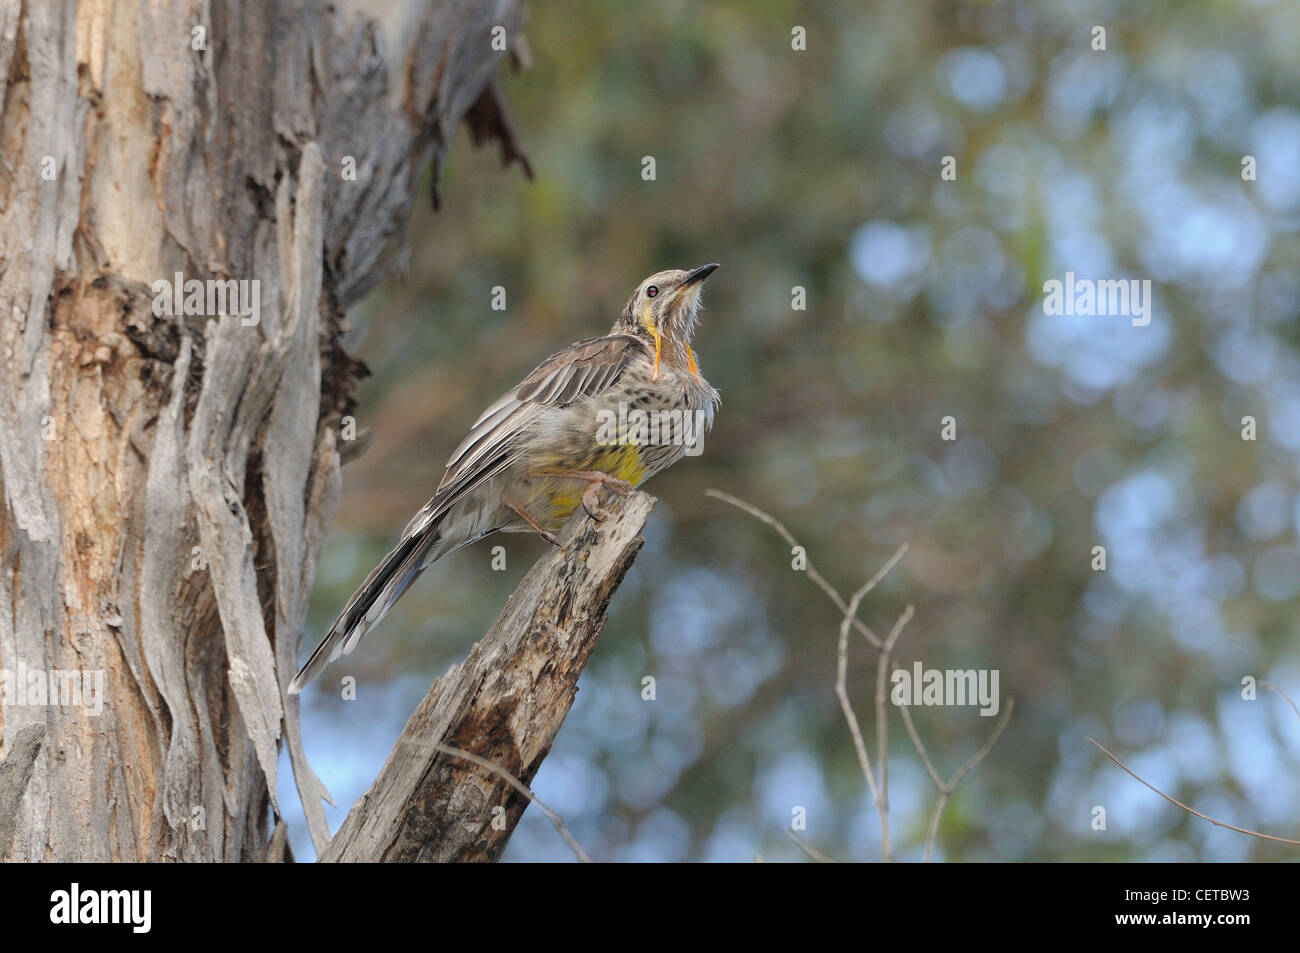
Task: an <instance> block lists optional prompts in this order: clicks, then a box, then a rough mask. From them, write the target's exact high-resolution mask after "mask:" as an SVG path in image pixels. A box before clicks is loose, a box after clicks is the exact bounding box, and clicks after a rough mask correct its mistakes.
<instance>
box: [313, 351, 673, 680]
mask: <svg viewBox="0 0 1300 953" xmlns="http://www.w3.org/2000/svg"><path fill="white" fill-rule="evenodd" d="M648 353H649V352H648V350H647V349H646V347H645V345H644V344H642V343H641V341H640V340H638V339H637V338H636V337H634V336H633V335H630V334H611V335H608V336H606V337H602V338H592V339H590V340H587V341H579V342H578V343H577V344H571V345H569V346H568V347H566V348H565V349H564V350H562V351H558V352H556V353H555V354H552V355H551V356H550V357H548V358H547V359H546V360H544V361H543V362H542V363H541V364H539V365H538V366H537V368H536V369H535V370H534V371H533V372H532V373H531V374H529V375H528V376H527V377H525V378H524V380H523V382H522V383H521V384H520V385H519V386H518V387H516V388H515V389H514V390H512V391H510V392H509V393H508V394H505V395H503V396H502V397H501V398H500V399H499V400H497V401H496V402H494V403H493V404H492V406H491V407H489V408H488V409H487V410H485V411H484V412H483V415H482V416H481V417H479V419H478V420H477V421H475V423H474V426H473V427H471V428H470V431H469V435H468V436H467V437H466V438H465V439H464V441H462V443H461V445H460V446H459V447H457V448H456V452H455V453H453V454H452V455H451V460H450V461H449V462H448V464H447V472H446V474H444V475H443V478H442V482H441V483H440V484H438V491H437V492H436V493H435V494H434V495H433V499H431V500H430V501H429V502H428V503H426V504H424V506H423V507H421V509H420V512H418V513H416V514H415V517H414V518H413V519H412V520H411V522H409V523H407V524H406V529H405V530H403V531H402V538H401V540H400V541H399V542H398V544H397V546H396V547H395V548H394V549H393V551H392V552H390V553H389V554H388V555H387V556H385V557H384V558H383V560H382V561H381V562H380V563H379V565H378V566H376V567H375V568H374V569H373V570H372V571H371V573H370V575H369V576H367V577H366V580H365V582H363V583H362V584H361V586H360V588H358V589H357V591H356V592H354V593H353V594H352V598H351V599H349V600H348V604H347V605H346V606H344V607H343V611H342V612H340V613H339V617H338V618H337V619H335V620H334V624H333V625H332V626H330V630H329V632H327V633H326V635H325V638H324V639H323V640H322V641H321V643H320V645H318V646H316V649H315V651H314V652H312V654H311V657H310V658H308V659H307V662H306V663H305V664H304V665H303V667H302V670H301V671H299V672H298V674H297V675H295V676H294V678H293V680H292V681H290V683H289V691H290V692H299V691H301V690H302V688H303V686H304V685H306V684H307V683H308V682H310V681H311V680H312V679H314V678H315V677H316V676H317V675H319V674H320V672H321V670H322V669H324V667H325V666H326V665H327V664H329V663H330V662H332V661H334V659H336V658H338V657H339V656H340V655H346V654H347V653H349V652H351V651H352V650H353V649H354V648H356V645H357V643H358V642H360V641H361V639H362V637H364V636H365V634H366V632H368V631H369V630H370V629H371V628H372V627H374V626H375V625H377V624H378V623H379V621H380V620H381V619H383V617H384V615H385V614H386V613H387V612H388V610H389V609H390V608H392V606H393V603H395V602H396V601H397V600H398V599H400V598H401V597H402V593H404V592H405V591H406V589H407V587H408V586H410V584H411V583H412V582H414V581H415V579H416V577H417V576H419V575H420V573H421V572H423V571H424V567H425V566H427V565H428V564H429V563H430V562H431V561H433V560H434V559H436V558H438V556H440V555H442V554H445V553H448V552H452V551H454V550H456V549H457V548H459V547H460V546H462V545H464V544H465V543H469V542H473V539H474V538H477V537H472V538H469V537H466V536H464V534H463V533H461V534H458V533H457V532H456V531H455V528H453V527H447V526H443V525H441V523H442V518H443V516H444V515H445V514H446V512H447V511H448V510H449V509H451V507H452V506H454V505H455V504H456V503H457V502H458V501H460V500H462V499H464V498H465V495H466V494H468V493H470V492H471V491H473V490H474V489H475V488H476V487H478V486H481V485H482V484H483V482H484V481H485V480H489V479H491V478H492V477H493V476H495V475H496V474H498V473H500V472H501V471H502V470H504V469H505V468H506V467H508V466H510V464H511V463H513V462H514V461H515V460H516V459H517V458H518V454H519V447H518V445H517V444H518V440H517V438H518V436H519V435H520V434H521V433H523V431H524V427H525V426H526V425H527V423H528V421H529V420H531V419H532V418H533V416H534V415H535V414H537V413H538V412H540V411H541V410H542V408H544V407H548V406H550V407H563V406H565V405H566V404H570V403H572V402H573V401H575V400H579V399H581V398H583V397H586V396H590V395H594V394H599V393H600V392H601V391H603V390H604V389H605V388H606V387H609V386H610V385H611V384H613V383H614V382H615V381H617V380H618V378H619V375H620V374H622V373H623V370H624V368H626V367H627V365H628V362H629V361H631V360H632V359H633V358H635V357H636V356H637V355H638V354H640V355H647V356H648Z"/></svg>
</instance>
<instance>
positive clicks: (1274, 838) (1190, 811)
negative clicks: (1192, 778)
mask: <svg viewBox="0 0 1300 953" xmlns="http://www.w3.org/2000/svg"><path fill="white" fill-rule="evenodd" d="M1083 740H1084V741H1088V742H1091V743H1092V744H1094V745H1096V746H1097V748H1098V749H1099V750H1100V751H1101V753H1102V754H1104V755H1105V756H1106V757H1108V758H1110V760H1112V761H1114V762H1115V763H1116V764H1117V765H1119V766H1120V767H1121V768H1123V769H1124V771H1125V772H1126V773H1127V774H1128V775H1129V776H1130V777H1132V778H1135V779H1137V780H1138V781H1141V782H1142V783H1143V784H1145V785H1146V786H1147V787H1149V788H1150V789H1151V790H1152V791H1155V792H1156V793H1157V794H1159V795H1160V796H1161V797H1162V798H1164V799H1165V800H1166V801H1168V802H1169V803H1170V804H1173V805H1176V806H1178V807H1181V808H1182V809H1183V810H1184V811H1186V812H1187V813H1188V814H1195V815H1196V816H1197V817H1199V818H1200V819H1201V820H1203V821H1209V822H1210V823H1211V824H1213V825H1214V826H1215V827H1226V828H1227V829H1228V830H1230V831H1236V832H1237V833H1238V834H1249V835H1250V836H1251V837H1259V838H1262V839H1263V840H1271V841H1276V842H1278V843H1279V844H1294V845H1295V846H1297V847H1300V840H1291V839H1290V838H1288V837H1277V836H1276V835H1274V834H1261V833H1260V832H1259V831H1252V830H1247V829H1246V828H1244V827H1236V826H1235V825H1232V824H1225V823H1224V822H1223V821H1216V820H1215V819H1214V818H1212V817H1210V815H1208V814H1202V813H1201V812H1200V811H1198V810H1196V809H1195V808H1192V807H1188V806H1187V805H1186V804H1184V803H1183V802H1182V801H1180V800H1178V799H1177V798H1173V797H1170V796H1169V795H1168V794H1166V793H1165V792H1164V791H1162V790H1160V789H1159V788H1158V787H1156V786H1155V785H1154V784H1152V783H1151V782H1150V781H1147V780H1146V779H1145V778H1143V777H1141V776H1140V775H1138V774H1135V773H1134V772H1133V770H1132V769H1131V768H1129V766H1128V765H1126V764H1125V763H1124V762H1123V761H1121V760H1119V758H1117V757H1115V756H1114V755H1113V754H1111V753H1110V752H1109V751H1107V750H1106V748H1105V747H1104V746H1102V745H1101V743H1100V742H1097V741H1093V739H1091V738H1089V737H1088V736H1087V735H1084V736H1083Z"/></svg>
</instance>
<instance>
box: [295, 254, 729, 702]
mask: <svg viewBox="0 0 1300 953" xmlns="http://www.w3.org/2000/svg"><path fill="white" fill-rule="evenodd" d="M718 267H719V266H718V264H717V263H716V262H713V263H710V264H707V265H701V266H700V267H698V268H694V269H690V270H683V269H670V270H668V271H660V272H657V273H656V274H653V275H651V276H650V277H648V278H646V279H645V280H644V281H642V282H641V283H640V284H639V285H638V286H637V288H636V290H635V291H634V292H633V293H632V296H631V297H630V298H629V299H628V302H627V306H626V307H625V308H624V309H623V311H622V313H621V314H620V315H619V317H618V319H617V320H616V321H615V322H614V324H613V326H612V327H611V328H610V330H609V333H608V334H605V335H603V336H601V337H594V338H588V339H586V340H582V341H578V342H576V343H574V344H570V345H569V346H568V347H566V348H563V349H561V350H559V351H556V352H555V353H554V354H552V355H551V356H550V357H548V358H546V360H544V361H542V362H541V363H540V364H538V365H537V367H536V368H534V369H533V371H532V372H531V373H529V374H528V375H527V376H526V377H525V378H524V379H523V380H522V381H521V382H520V383H519V384H518V385H517V386H516V387H514V388H512V389H510V390H509V391H507V392H506V393H505V394H503V395H501V397H500V398H498V399H497V400H496V401H494V402H493V403H492V404H491V405H490V406H489V407H488V408H487V410H485V411H483V413H482V414H481V415H480V416H479V418H478V419H477V420H476V421H475V422H474V424H473V425H472V426H471V427H470V430H469V433H468V434H467V435H466V437H465V439H464V440H462V441H461V443H460V445H459V446H458V447H457V448H456V449H455V450H454V451H453V452H452V455H451V458H450V459H449V460H448V461H447V466H446V470H445V472H444V473H443V476H442V480H441V481H440V482H439V484H438V487H437V490H435V492H434V494H433V497H432V498H431V499H430V500H429V502H427V503H426V504H424V506H423V507H421V508H420V510H419V512H417V513H416V514H415V516H414V517H412V518H411V520H410V522H409V523H407V524H406V528H405V529H404V530H403V531H402V535H401V538H400V539H399V540H398V542H397V545H396V546H394V547H393V549H392V550H391V551H390V552H389V553H388V555H386V556H385V557H384V558H383V559H382V560H381V561H380V562H379V565H377V566H376V567H375V568H374V569H373V570H371V572H370V574H369V575H368V576H366V578H365V581H364V582H362V583H361V585H360V587H359V588H358V589H357V591H356V592H355V593H353V595H352V597H351V598H350V599H349V600H348V601H347V603H346V604H345V605H344V607H343V610H342V611H341V612H340V613H339V615H338V618H337V619H335V620H334V623H333V624H332V625H331V626H330V628H329V631H328V632H327V633H326V635H325V638H324V639H323V640H322V641H321V643H320V644H319V645H318V646H317V647H316V649H315V650H314V651H313V652H312V654H311V656H310V657H309V658H308V659H307V661H306V663H304V664H303V666H302V668H301V670H299V672H298V673H297V674H296V675H295V676H294V677H293V679H292V680H291V681H290V683H289V686H288V691H289V692H290V693H291V694H298V693H299V692H301V691H302V689H303V688H305V687H306V686H307V685H308V684H309V683H310V682H311V681H313V680H314V679H315V678H316V677H317V676H319V675H320V673H321V672H322V671H323V670H324V669H325V667H326V666H327V665H328V664H329V663H330V662H333V661H335V660H336V659H338V658H339V657H340V656H343V655H347V654H349V653H351V652H352V650H353V649H355V648H356V647H357V644H358V643H359V642H360V641H361V639H362V638H363V637H364V636H365V635H366V633H367V632H369V631H370V630H371V629H373V628H374V627H375V626H376V625H378V624H379V621H380V620H381V619H383V617H384V616H385V615H386V614H387V613H388V611H389V610H390V609H392V607H393V605H394V604H395V603H396V602H397V600H398V599H400V598H401V597H402V595H403V593H405V592H406V590H407V589H408V588H409V587H410V585H411V583H413V582H414V581H415V580H416V578H417V577H418V576H419V575H420V573H422V572H423V571H424V570H425V569H426V568H427V567H428V566H429V565H430V564H431V563H433V562H434V561H435V560H437V559H440V558H441V557H443V556H446V555H448V554H449V553H453V552H455V551H456V550H458V549H460V548H461V547H463V546H468V545H469V544H471V543H474V542H477V541H478V540H480V539H483V538H484V537H485V536H488V535H491V534H492V533H497V532H503V533H527V532H535V533H538V534H540V535H541V536H542V537H543V538H544V539H546V540H547V541H548V542H550V543H552V544H555V545H558V544H559V541H558V539H557V538H556V536H555V533H556V532H558V531H559V530H560V528H561V527H563V526H564V524H565V523H566V522H567V521H568V520H569V518H570V517H571V516H572V515H573V514H574V513H575V512H576V511H577V508H578V507H579V506H582V507H583V508H584V509H585V510H586V511H587V513H588V515H590V516H591V517H592V518H593V519H597V520H603V519H605V518H607V516H608V514H607V513H606V511H604V510H603V509H602V508H601V507H600V505H599V501H598V498H597V492H598V490H599V489H600V487H602V486H608V487H611V488H613V489H614V490H615V491H616V492H620V493H628V492H630V491H631V490H632V489H633V488H635V487H637V486H640V485H641V484H642V483H644V482H645V481H646V480H648V479H649V478H650V477H652V476H654V475H655V474H656V473H659V472H660V471H662V470H664V469H666V468H667V467H669V466H671V465H672V464H673V463H676V462H677V461H678V460H679V459H680V458H681V457H682V456H684V455H686V454H688V453H691V454H694V453H698V452H699V447H700V444H699V441H700V440H702V438H703V434H704V433H706V432H707V431H709V430H711V429H712V427H713V420H714V415H715V413H716V411H717V408H718V404H719V394H718V391H717V390H716V389H715V388H714V387H713V386H712V385H711V384H709V382H708V381H706V380H705V379H704V375H703V374H702V373H701V372H700V368H699V364H698V362H697V361H696V358H695V352H694V351H693V350H691V339H692V337H693V335H694V332H695V328H696V325H697V323H698V319H699V313H700V296H701V292H702V289H703V283H704V280H705V279H706V278H708V277H709V275H711V274H713V272H714V271H715V270H716V269H717V268H718ZM656 422H657V423H658V426H656Z"/></svg>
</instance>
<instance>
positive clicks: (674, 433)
mask: <svg viewBox="0 0 1300 953" xmlns="http://www.w3.org/2000/svg"><path fill="white" fill-rule="evenodd" d="M705 420H706V417H705V414H704V411H702V410H651V411H645V410H642V409H641V408H639V407H634V408H632V409H631V410H628V407H627V401H625V400H620V401H619V402H618V410H617V412H616V411H613V410H600V411H597V412H596V443H598V444H600V445H601V446H602V447H621V446H625V445H627V444H635V445H636V446H638V447H647V446H649V447H685V448H686V451H685V453H686V456H688V457H698V456H699V455H700V454H701V453H703V452H704V430H705V426H706V424H705Z"/></svg>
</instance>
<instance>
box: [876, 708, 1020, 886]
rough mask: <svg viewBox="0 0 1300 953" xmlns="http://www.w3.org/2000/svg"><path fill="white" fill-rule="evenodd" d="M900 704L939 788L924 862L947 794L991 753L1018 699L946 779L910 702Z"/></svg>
mask: <svg viewBox="0 0 1300 953" xmlns="http://www.w3.org/2000/svg"><path fill="white" fill-rule="evenodd" d="M898 708H899V714H901V715H902V716H903V724H904V725H906V726H907V733H908V734H909V735H911V737H912V746H913V747H915V748H916V752H917V754H919V755H920V756H921V762H922V763H923V764H924V765H925V771H926V773H927V774H928V775H930V780H931V781H933V782H934V786H935V787H936V788H938V790H939V800H938V801H936V802H935V805H934V811H933V812H932V813H931V815H930V829H929V831H928V832H927V834H926V838H925V856H924V857H923V858H922V862H923V863H927V864H928V863H929V862H930V854H931V852H932V851H933V850H934V841H935V838H936V837H938V835H939V819H940V818H941V817H943V811H944V808H946V807H947V806H948V798H949V797H951V796H952V792H953V791H955V790H956V789H957V785H958V784H960V783H961V779H962V778H963V777H965V775H966V772H967V771H969V770H971V768H973V767H975V765H977V764H979V763H980V762H981V761H983V760H984V759H985V758H986V757H988V754H989V752H990V751H992V750H993V746H994V745H996V744H997V743H998V738H999V737H1001V735H1002V730H1003V729H1004V728H1006V726H1007V723H1008V722H1009V721H1011V713H1012V712H1013V711H1015V710H1016V700H1015V699H1014V698H1008V699H1007V707H1006V709H1005V710H1004V711H1003V712H1002V717H1001V718H1000V719H999V720H998V723H997V724H996V725H995V726H994V727H993V732H992V734H990V735H989V737H988V740H987V741H986V742H984V747H982V748H980V750H979V751H977V752H975V754H974V755H972V756H971V758H970V760H969V761H967V762H966V763H965V764H963V765H962V766H961V767H960V768H958V769H957V771H956V773H954V774H953V776H952V777H951V778H949V779H948V780H947V781H944V780H941V779H940V777H939V772H938V771H936V770H935V769H934V764H933V763H932V762H931V761H930V755H929V754H928V753H927V752H926V750H925V744H924V743H923V742H922V741H921V735H920V733H918V732H917V730H916V725H915V724H913V723H912V712H911V710H910V709H909V708H908V706H907V705H899V706H898Z"/></svg>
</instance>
